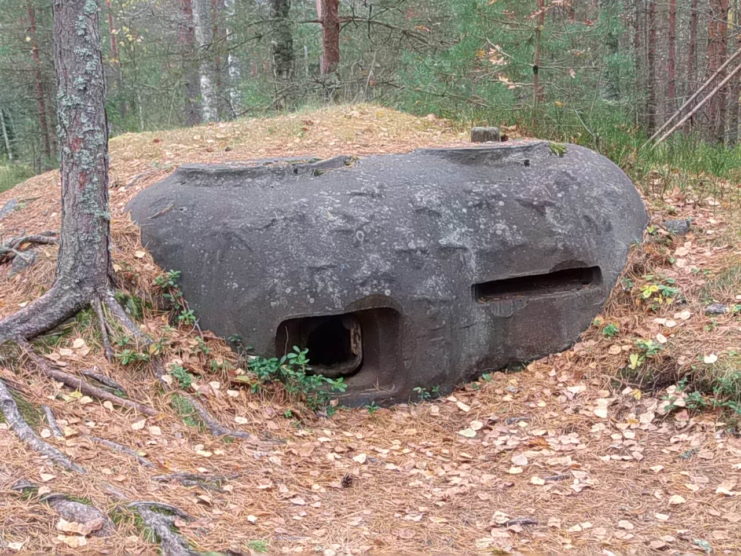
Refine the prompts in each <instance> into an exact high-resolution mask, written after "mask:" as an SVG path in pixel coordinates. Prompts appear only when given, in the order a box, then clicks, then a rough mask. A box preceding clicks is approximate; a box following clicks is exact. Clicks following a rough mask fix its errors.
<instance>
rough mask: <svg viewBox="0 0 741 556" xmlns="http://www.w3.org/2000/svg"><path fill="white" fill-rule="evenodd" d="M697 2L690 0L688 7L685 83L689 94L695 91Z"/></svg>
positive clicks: (697, 0) (696, 0)
mask: <svg viewBox="0 0 741 556" xmlns="http://www.w3.org/2000/svg"><path fill="white" fill-rule="evenodd" d="M698 2H699V0H692V5H691V6H690V44H689V47H688V49H687V82H688V85H689V93H690V94H692V92H693V91H695V90H696V89H697V85H698V83H697V23H698V20H699V17H700V13H699V9H700V8H699V6H698Z"/></svg>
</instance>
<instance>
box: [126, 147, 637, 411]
mask: <svg viewBox="0 0 741 556" xmlns="http://www.w3.org/2000/svg"><path fill="white" fill-rule="evenodd" d="M273 162H274V163H270V162H262V163H254V162H253V163H252V166H231V165H226V166H184V167H181V168H180V169H178V170H177V171H176V172H175V173H174V174H172V175H171V176H170V177H168V178H167V179H165V180H163V181H162V182H160V183H158V184H156V185H154V186H152V187H150V188H149V189H147V190H145V191H143V192H142V193H140V194H139V195H138V196H137V197H136V198H135V199H134V200H133V201H132V202H131V204H130V209H131V212H132V215H133V217H134V219H135V220H136V222H138V224H139V225H140V226H141V230H142V238H143V241H144V244H145V245H146V246H147V247H148V248H149V249H150V251H151V252H152V254H153V255H154V257H155V260H156V261H157V262H158V263H159V264H160V265H161V266H162V267H163V268H166V269H177V270H180V271H182V288H183V292H184V294H185V296H186V298H187V299H188V302H189V303H190V305H191V307H193V308H194V309H195V311H196V314H197V315H198V317H199V318H200V322H201V325H202V326H203V327H204V328H208V329H211V330H213V331H214V332H216V333H217V334H220V335H222V336H225V337H226V336H230V335H234V334H236V335H239V336H241V337H242V338H243V339H244V343H245V345H250V346H253V347H254V348H255V351H256V352H257V353H259V354H261V355H272V354H276V353H278V354H280V353H283V352H284V351H285V349H286V348H290V347H291V346H292V345H294V344H299V345H302V346H306V345H308V347H309V348H310V353H309V357H310V358H311V359H313V361H314V363H316V364H318V368H319V370H321V371H322V372H325V373H326V374H332V375H335V376H346V379H347V382H348V384H349V388H348V394H347V398H346V400H345V401H347V402H349V403H356V404H362V403H367V402H369V401H371V400H378V401H381V400H387V401H389V400H390V401H401V400H406V399H408V398H409V397H410V395H412V394H413V388H414V387H416V386H421V387H423V388H426V389H432V388H433V387H434V386H440V390H441V391H442V392H445V391H448V390H450V389H451V388H452V387H453V386H454V385H455V384H456V383H459V382H461V381H464V380H467V379H471V378H473V377H475V376H476V375H479V374H481V373H483V372H486V371H491V370H493V369H499V368H502V367H504V366H506V365H508V364H511V363H514V362H522V361H528V360H532V359H535V358H538V357H541V356H544V355H546V354H548V353H552V352H556V351H560V350H563V349H565V348H566V347H568V346H569V345H570V344H572V343H573V342H574V341H576V339H577V338H578V335H579V334H580V332H581V331H583V330H584V329H585V328H586V327H587V326H588V325H589V323H590V322H591V320H592V319H593V317H594V316H595V315H596V314H597V312H598V311H599V310H600V307H601V305H602V304H603V303H604V301H605V300H606V298H607V295H608V293H609V291H610V289H611V288H612V286H613V285H614V284H615V281H616V280H617V277H618V275H619V273H620V271H621V270H622V268H623V266H624V264H625V260H626V254H627V251H628V247H629V246H630V244H631V243H633V242H637V241H639V240H640V239H641V234H642V231H643V229H644V227H645V225H646V221H647V218H646V212H645V209H644V207H643V204H642V201H641V199H640V197H639V196H638V193H637V192H636V190H635V188H634V187H633V185H632V184H631V182H630V180H629V179H628V178H627V177H626V176H625V174H624V173H623V172H622V171H621V170H620V169H619V168H618V167H617V166H615V165H614V164H612V163H611V162H610V161H608V160H607V159H606V158H604V157H602V156H600V155H598V154H596V153H594V152H592V151H589V150H588V149H584V148H581V147H578V146H574V145H568V147H567V149H566V152H565V154H563V156H559V155H558V154H557V153H554V152H552V150H551V149H550V148H549V145H548V144H547V143H544V142H530V143H524V144H517V145H510V144H507V145H487V146H475V147H471V148H458V149H440V150H438V149H425V150H419V151H415V152H413V153H409V154H399V155H383V156H370V157H367V158H364V159H360V160H357V161H351V160H350V159H346V158H336V159H332V160H331V161H329V162H317V161H314V162H309V163H301V162H297V161H277V162H276V161H273ZM256 164H257V165H256Z"/></svg>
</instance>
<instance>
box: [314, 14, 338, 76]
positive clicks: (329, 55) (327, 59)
mask: <svg viewBox="0 0 741 556" xmlns="http://www.w3.org/2000/svg"><path fill="white" fill-rule="evenodd" d="M339 9H340V6H339V0H321V10H320V11H319V14H318V15H319V19H320V20H321V21H322V61H321V67H320V72H321V74H322V75H329V74H331V73H334V72H336V71H337V67H338V66H339V65H340V15H339Z"/></svg>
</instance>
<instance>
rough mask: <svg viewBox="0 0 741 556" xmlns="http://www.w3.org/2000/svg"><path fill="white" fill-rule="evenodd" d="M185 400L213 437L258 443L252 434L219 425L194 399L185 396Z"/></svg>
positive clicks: (258, 440)
mask: <svg viewBox="0 0 741 556" xmlns="http://www.w3.org/2000/svg"><path fill="white" fill-rule="evenodd" d="M185 398H187V400H188V401H189V402H190V404H191V405H192V406H193V409H194V410H195V411H196V413H198V417H200V419H201V421H203V424H204V425H205V426H206V428H207V429H208V430H209V432H211V434H213V435H214V436H233V437H234V438H244V439H246V440H251V441H252V442H255V443H260V439H258V438H257V437H256V436H255V435H254V434H251V433H249V432H244V431H237V430H233V429H230V428H227V427H225V426H224V425H222V424H221V423H219V422H218V421H217V420H216V419H215V418H214V417H213V416H212V415H211V414H210V413H209V412H208V410H207V409H206V408H205V407H203V404H201V402H199V401H198V400H197V399H195V397H193V396H190V395H187V394H186V395H185Z"/></svg>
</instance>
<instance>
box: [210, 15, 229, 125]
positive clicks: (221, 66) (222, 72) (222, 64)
mask: <svg viewBox="0 0 741 556" xmlns="http://www.w3.org/2000/svg"><path fill="white" fill-rule="evenodd" d="M225 12H226V5H225V2H224V0H211V34H212V37H213V40H212V51H213V56H212V58H213V63H214V89H215V91H216V93H215V94H216V108H217V112H218V119H220V120H229V119H231V118H232V112H231V108H230V106H229V94H228V92H227V90H228V88H229V74H228V73H227V71H228V68H227V64H226V58H227V54H226V53H227V44H226V21H225V20H224V14H225Z"/></svg>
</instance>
